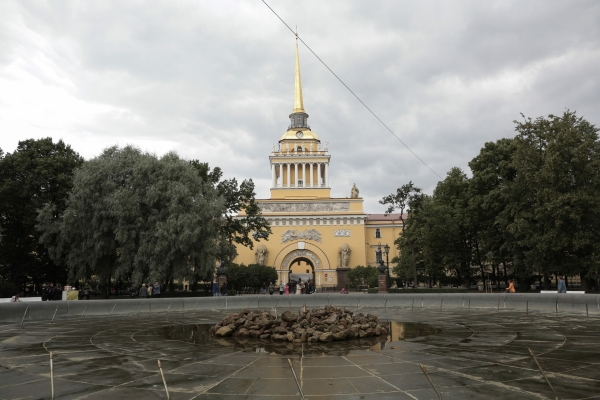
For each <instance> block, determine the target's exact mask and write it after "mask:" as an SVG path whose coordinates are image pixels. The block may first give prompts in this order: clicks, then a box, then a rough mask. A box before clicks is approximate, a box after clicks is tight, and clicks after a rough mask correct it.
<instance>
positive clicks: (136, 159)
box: [38, 146, 225, 287]
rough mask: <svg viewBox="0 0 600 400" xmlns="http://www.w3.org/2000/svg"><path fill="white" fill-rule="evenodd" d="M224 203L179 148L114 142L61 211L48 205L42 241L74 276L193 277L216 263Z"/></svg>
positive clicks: (80, 173)
mask: <svg viewBox="0 0 600 400" xmlns="http://www.w3.org/2000/svg"><path fill="white" fill-rule="evenodd" d="M224 212H225V202H224V200H223V199H222V197H221V196H219V194H218V192H217V190H216V189H215V188H214V186H213V185H212V184H211V183H210V182H206V181H205V180H203V179H202V178H201V177H200V176H199V175H198V173H197V170H196V169H195V168H194V167H193V166H192V165H190V163H189V162H188V161H185V160H182V159H180V158H179V157H178V156H177V155H176V154H174V153H168V154H166V155H165V156H163V157H162V158H160V159H158V158H157V157H156V156H154V155H153V154H148V153H142V152H141V151H140V150H139V149H137V148H134V147H131V146H127V147H125V148H122V149H121V148H118V147H111V148H108V149H106V150H105V151H104V152H103V153H102V154H101V155H100V156H98V157H96V158H94V159H92V160H90V161H87V162H86V163H85V164H84V165H83V166H82V167H81V168H80V169H79V170H77V172H76V173H75V177H74V181H73V189H72V191H71V193H70V195H69V200H68V203H67V208H66V210H65V211H64V213H58V212H57V209H56V207H55V206H54V205H52V204H47V205H46V206H45V207H44V208H43V209H42V211H41V212H40V214H39V217H38V228H39V230H40V231H41V232H42V237H41V240H42V242H43V243H44V244H45V245H46V246H47V247H48V249H49V250H50V254H51V256H52V257H53V259H55V260H61V261H62V260H64V261H65V262H66V264H67V265H68V267H69V270H70V273H71V278H72V279H86V278H89V277H90V276H92V275H94V276H97V277H99V279H100V281H101V282H102V283H103V285H104V286H105V287H109V286H110V282H111V279H112V278H121V279H123V278H124V279H127V278H128V277H130V276H131V278H132V280H133V281H134V282H137V283H140V282H141V281H142V280H149V281H154V280H160V281H162V282H164V283H166V284H168V283H170V282H172V280H173V279H188V280H190V281H194V280H195V279H197V277H199V276H204V275H206V273H207V271H211V270H212V269H213V268H214V265H215V256H216V253H217V243H216V242H217V239H218V233H219V229H220V227H221V223H220V221H221V217H222V215H223V214H224Z"/></svg>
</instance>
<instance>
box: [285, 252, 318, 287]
mask: <svg viewBox="0 0 600 400" xmlns="http://www.w3.org/2000/svg"><path fill="white" fill-rule="evenodd" d="M299 279H301V280H302V282H305V283H306V282H308V281H309V280H311V281H313V282H314V281H315V265H314V262H313V261H312V260H311V259H310V258H308V257H302V256H300V257H298V258H294V259H293V260H292V262H291V264H290V265H289V267H288V282H298V280H299Z"/></svg>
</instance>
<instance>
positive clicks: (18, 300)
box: [10, 293, 21, 303]
mask: <svg viewBox="0 0 600 400" xmlns="http://www.w3.org/2000/svg"><path fill="white" fill-rule="evenodd" d="M10 302H11V303H20V302H21V300H20V299H19V293H17V294H15V295H14V296H13V297H11V298H10Z"/></svg>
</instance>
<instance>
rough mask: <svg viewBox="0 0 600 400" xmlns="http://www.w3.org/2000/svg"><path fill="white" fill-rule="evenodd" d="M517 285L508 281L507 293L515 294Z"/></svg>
mask: <svg viewBox="0 0 600 400" xmlns="http://www.w3.org/2000/svg"><path fill="white" fill-rule="evenodd" d="M515 292H516V290H515V283H514V282H513V281H508V287H507V288H506V292H505V293H515Z"/></svg>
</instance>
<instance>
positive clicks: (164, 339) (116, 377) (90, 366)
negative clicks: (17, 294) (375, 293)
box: [0, 303, 600, 400]
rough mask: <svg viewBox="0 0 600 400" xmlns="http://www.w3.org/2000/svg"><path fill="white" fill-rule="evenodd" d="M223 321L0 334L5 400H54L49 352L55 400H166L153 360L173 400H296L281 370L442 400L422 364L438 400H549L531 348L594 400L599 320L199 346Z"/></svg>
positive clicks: (159, 320) (77, 319)
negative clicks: (352, 339) (364, 338)
mask: <svg viewBox="0 0 600 400" xmlns="http://www.w3.org/2000/svg"><path fill="white" fill-rule="evenodd" d="M111 304H112V303H111ZM265 309H267V308H265ZM285 309H286V308H285V307H284V308H279V309H278V312H282V311H283V310H285ZM270 310H271V311H273V312H274V310H273V309H270ZM297 310H298V308H297V307H295V308H293V311H297ZM230 311H231V310H227V311H226V310H200V311H195V312H190V311H188V312H185V313H182V312H177V313H169V314H166V313H164V312H161V313H153V314H150V313H148V312H144V311H142V312H141V313H140V314H139V316H137V315H136V314H135V313H132V315H128V316H112V317H108V316H98V315H95V316H86V315H85V314H84V315H83V317H81V316H80V315H72V316H70V317H63V318H61V319H60V320H57V321H55V323H51V322H50V321H49V320H44V321H27V319H26V321H25V323H24V325H23V327H21V326H20V323H19V322H11V323H6V322H5V323H2V325H0V367H1V368H0V399H41V398H46V399H47V398H50V368H49V356H48V355H49V351H52V352H53V353H54V376H55V388H56V395H57V398H60V399H154V398H156V399H166V394H165V390H164V386H163V383H162V380H161V376H160V373H159V370H158V367H157V359H160V360H161V361H162V365H163V370H164V372H165V378H166V381H167V384H168V387H169V392H170V396H171V399H228V400H241V399H253V400H258V399H300V398H301V397H300V392H299V390H298V388H297V385H296V381H295V380H294V376H293V374H292V370H291V369H290V366H289V364H288V359H290V360H291V362H292V365H293V367H294V371H295V373H296V375H297V377H298V380H299V382H300V385H301V387H302V391H303V393H304V395H305V397H306V398H308V399H437V395H436V393H435V392H434V390H433V389H432V387H431V385H430V383H429V382H428V380H427V378H426V377H425V375H424V374H423V372H422V371H421V368H420V367H419V364H420V363H421V364H423V365H424V366H425V367H426V368H427V370H428V372H429V374H430V377H431V379H432V381H433V383H434V384H435V385H436V387H437V388H438V390H439V391H440V392H441V394H442V396H443V399H553V398H554V395H553V393H552V391H551V389H550V387H549V386H548V384H547V383H546V381H545V380H544V378H543V376H542V375H541V374H540V372H539V370H538V369H537V366H536V365H535V363H534V361H533V359H532V358H531V356H529V354H528V350H527V349H528V348H530V349H531V350H533V352H534V353H535V355H536V356H537V359H538V361H539V362H540V364H541V365H542V368H543V369H544V370H545V372H546V374H547V376H548V379H549V380H550V383H551V384H552V385H553V386H554V389H555V390H556V392H557V394H558V396H559V398H560V399H600V318H599V317H598V315H597V314H594V315H590V316H586V314H573V313H567V312H564V313H561V312H559V313H550V312H540V311H529V312H528V313H526V312H523V311H522V310H505V309H502V308H501V309H500V310H489V309H488V310H481V309H473V308H471V309H466V308H455V309H442V310H440V309H439V308H419V307H414V308H412V307H411V308H407V307H402V308H401V307H398V308H390V307H387V308H383V307H379V308H360V307H359V309H358V310H357V311H356V312H363V313H373V314H376V315H377V316H379V318H380V319H381V320H384V321H395V322H404V323H407V324H405V325H403V324H398V323H397V324H395V325H394V324H390V325H391V326H392V333H391V337H388V339H381V338H380V339H375V338H370V340H367V341H363V342H354V343H352V342H347V343H345V344H340V343H330V344H324V345H320V346H321V347H318V346H313V347H310V346H307V345H305V347H302V346H300V347H297V346H296V347H286V346H281V345H279V346H275V347H273V346H269V345H268V344H267V345H261V344H259V343H257V342H246V343H238V342H234V341H232V340H229V341H226V342H215V340H214V339H211V338H210V337H208V336H206V335H204V332H206V329H204V328H203V327H208V326H210V324H214V323H216V322H218V321H219V320H220V319H221V318H222V317H223V316H224V315H226V314H227V313H228V312H230ZM414 323H420V324H419V325H415V324H414ZM196 324H197V325H196ZM402 336H407V337H409V338H407V339H403V338H402ZM290 346H291V345H290Z"/></svg>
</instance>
